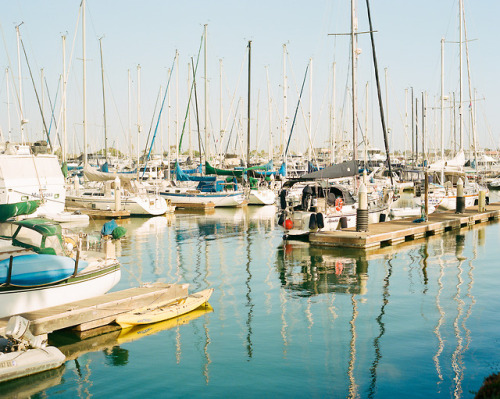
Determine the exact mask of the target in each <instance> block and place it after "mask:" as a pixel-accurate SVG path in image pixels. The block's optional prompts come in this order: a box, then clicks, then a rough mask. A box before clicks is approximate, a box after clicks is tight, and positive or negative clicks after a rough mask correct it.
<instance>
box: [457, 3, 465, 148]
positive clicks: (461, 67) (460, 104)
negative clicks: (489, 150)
mask: <svg viewBox="0 0 500 399" xmlns="http://www.w3.org/2000/svg"><path fill="white" fill-rule="evenodd" d="M458 4H459V14H460V15H459V22H460V23H459V26H460V28H459V31H460V39H459V41H458V43H459V49H460V51H459V57H460V62H459V70H460V71H459V74H460V98H459V103H458V118H459V123H460V130H459V132H460V149H459V151H462V150H463V149H464V139H463V131H464V115H463V104H462V103H463V89H464V87H463V86H464V83H463V78H462V74H463V72H462V69H463V66H462V58H463V56H462V37H463V31H462V29H463V19H462V18H463V0H459V3H458Z"/></svg>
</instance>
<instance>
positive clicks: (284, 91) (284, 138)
mask: <svg viewBox="0 0 500 399" xmlns="http://www.w3.org/2000/svg"><path fill="white" fill-rule="evenodd" d="M286 93H287V81H286V44H283V130H282V132H281V133H282V140H281V145H282V146H283V147H282V150H281V151H282V154H283V161H286V159H285V147H286V145H285V143H286V133H287V126H286V124H287V118H288V115H287V103H286Z"/></svg>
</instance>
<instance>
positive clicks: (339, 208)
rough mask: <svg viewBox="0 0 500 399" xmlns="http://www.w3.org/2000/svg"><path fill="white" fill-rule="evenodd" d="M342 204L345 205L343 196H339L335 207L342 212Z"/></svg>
mask: <svg viewBox="0 0 500 399" xmlns="http://www.w3.org/2000/svg"><path fill="white" fill-rule="evenodd" d="M342 205H344V202H343V201H342V198H337V199H336V200H335V209H336V210H337V212H340V211H341V210H342Z"/></svg>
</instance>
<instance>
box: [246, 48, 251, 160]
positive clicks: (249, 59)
mask: <svg viewBox="0 0 500 399" xmlns="http://www.w3.org/2000/svg"><path fill="white" fill-rule="evenodd" d="M251 65H252V41H251V40H249V41H248V100H247V116H248V120H247V167H249V166H250V94H251V90H250V76H251V75H250V74H251Z"/></svg>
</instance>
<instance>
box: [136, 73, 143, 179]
mask: <svg viewBox="0 0 500 399" xmlns="http://www.w3.org/2000/svg"><path fill="white" fill-rule="evenodd" d="M141 131H142V125H141V66H140V65H137V179H139V169H140V168H139V158H140V155H139V151H140V150H139V136H140V134H141Z"/></svg>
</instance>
